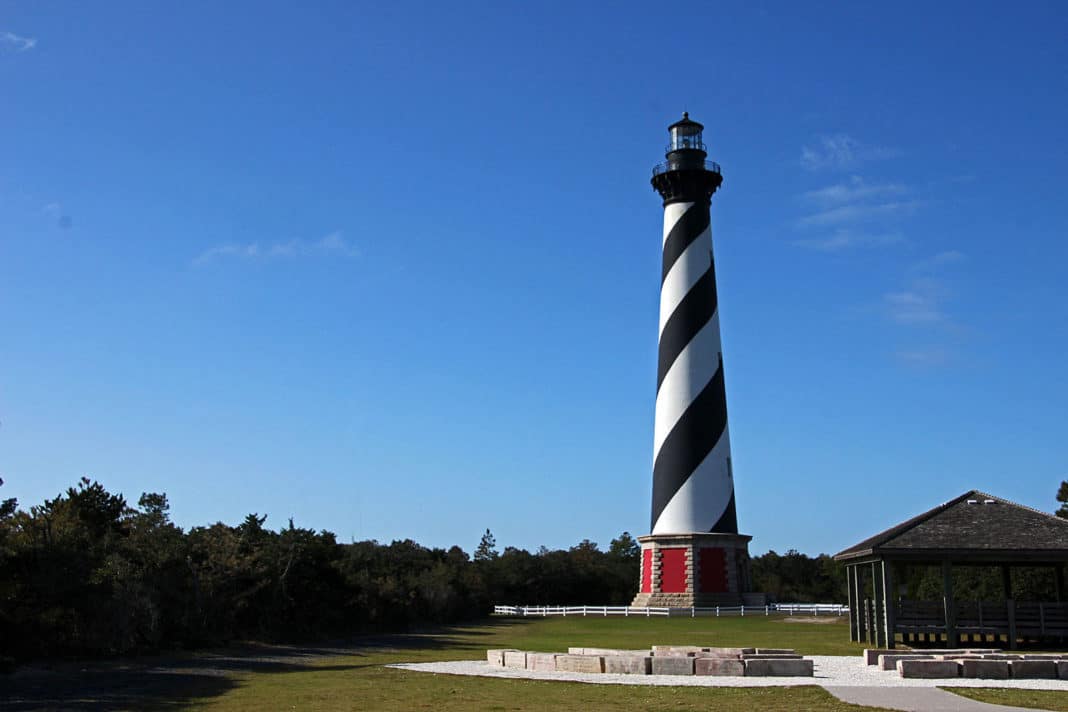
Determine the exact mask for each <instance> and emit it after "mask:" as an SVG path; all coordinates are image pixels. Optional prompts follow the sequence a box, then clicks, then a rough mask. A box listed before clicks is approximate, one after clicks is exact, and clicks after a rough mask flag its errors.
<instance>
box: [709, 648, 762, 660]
mask: <svg viewBox="0 0 1068 712" xmlns="http://www.w3.org/2000/svg"><path fill="white" fill-rule="evenodd" d="M755 653H756V648H705V650H704V654H705V655H711V656H715V657H721V658H737V657H739V656H741V655H753V654H755Z"/></svg>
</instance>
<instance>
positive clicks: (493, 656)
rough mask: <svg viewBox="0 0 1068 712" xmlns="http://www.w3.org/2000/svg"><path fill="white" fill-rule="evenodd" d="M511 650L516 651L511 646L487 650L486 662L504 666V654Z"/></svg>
mask: <svg viewBox="0 0 1068 712" xmlns="http://www.w3.org/2000/svg"><path fill="white" fill-rule="evenodd" d="M509 652H511V653H514V652H516V651H515V649H514V648H509V649H507V650H505V649H503V648H500V649H491V650H487V651H486V662H488V663H489V664H490V665H493V666H495V667H504V654H505V653H509Z"/></svg>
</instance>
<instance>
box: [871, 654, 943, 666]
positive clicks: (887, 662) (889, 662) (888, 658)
mask: <svg viewBox="0 0 1068 712" xmlns="http://www.w3.org/2000/svg"><path fill="white" fill-rule="evenodd" d="M934 659H935V656H933V655H917V654H915V653H891V654H889V655H886V654H884V655H880V656H879V669H880V670H897V661H898V660H934Z"/></svg>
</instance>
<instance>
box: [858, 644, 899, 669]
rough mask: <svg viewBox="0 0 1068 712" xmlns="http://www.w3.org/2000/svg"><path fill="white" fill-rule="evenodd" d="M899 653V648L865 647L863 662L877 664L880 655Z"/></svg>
mask: <svg viewBox="0 0 1068 712" xmlns="http://www.w3.org/2000/svg"><path fill="white" fill-rule="evenodd" d="M899 653H901V651H900V650H890V649H888V648H866V649H865V650H864V664H865V665H878V664H879V656H880V655H894V654H899Z"/></svg>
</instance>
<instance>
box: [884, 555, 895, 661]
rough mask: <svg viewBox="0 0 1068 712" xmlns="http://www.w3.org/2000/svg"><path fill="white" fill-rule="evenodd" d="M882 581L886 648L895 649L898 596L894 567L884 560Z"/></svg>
mask: <svg viewBox="0 0 1068 712" xmlns="http://www.w3.org/2000/svg"><path fill="white" fill-rule="evenodd" d="M882 568H883V571H882V579H883V630H884V631H885V632H886V647H887V648H889V649H891V650H892V649H893V647H894V627H895V624H896V622H895V620H894V618H895V613H896V612H897V611H895V610H894V608H895V606H896V605H897V603H896V602H897V595H896V594H895V592H894V585H895V584H894V565H893V564H892V563H890V562H889V561H887V560H886V559H883V561H882Z"/></svg>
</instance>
